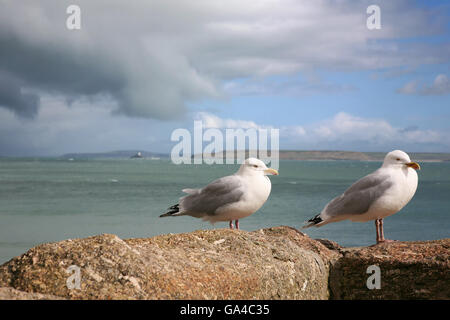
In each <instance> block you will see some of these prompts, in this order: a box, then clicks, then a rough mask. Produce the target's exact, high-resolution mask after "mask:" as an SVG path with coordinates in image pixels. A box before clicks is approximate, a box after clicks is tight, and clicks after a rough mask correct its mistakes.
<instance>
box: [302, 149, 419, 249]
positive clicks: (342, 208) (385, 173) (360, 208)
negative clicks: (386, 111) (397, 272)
mask: <svg viewBox="0 0 450 320" xmlns="http://www.w3.org/2000/svg"><path fill="white" fill-rule="evenodd" d="M416 170H420V166H419V164H417V163H416V162H412V161H411V159H410V158H409V156H408V154H406V153H405V152H403V151H401V150H394V151H392V152H389V153H388V154H387V155H386V157H385V158H384V162H383V165H382V166H381V168H379V169H378V170H376V171H375V172H373V173H371V174H369V175H367V176H365V177H364V178H362V179H360V180H358V181H356V182H355V183H354V184H353V185H352V186H351V187H350V188H348V189H347V190H346V191H345V192H344V193H343V194H342V195H340V196H339V197H336V198H334V199H333V200H331V201H330V202H329V203H328V204H327V205H326V206H325V208H324V209H323V210H322V212H321V213H320V214H318V215H316V216H315V217H314V218H312V219H310V220H308V223H309V224H307V225H305V226H304V228H308V227H311V226H314V227H321V226H323V225H325V224H328V223H330V222H337V221H342V220H346V219H349V220H351V221H357V222H366V221H369V220H375V228H376V232H377V239H376V240H377V243H381V242H390V241H391V240H387V239H385V238H384V233H383V218H385V217H388V216H390V215H393V214H395V213H397V212H398V211H400V210H401V209H402V208H403V207H404V206H405V205H406V204H407V203H408V202H409V201H410V200H411V199H412V197H413V196H414V194H415V192H416V190H417V183H418V176H417V172H416Z"/></svg>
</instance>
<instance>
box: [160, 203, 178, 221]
mask: <svg viewBox="0 0 450 320" xmlns="http://www.w3.org/2000/svg"><path fill="white" fill-rule="evenodd" d="M167 210H168V211H167V212H166V213H164V214H162V215H160V216H159V217H160V218H162V217H170V216H179V215H181V212H180V205H179V204H178V203H177V204H176V205H173V206H171V207H170V208H169V209H167Z"/></svg>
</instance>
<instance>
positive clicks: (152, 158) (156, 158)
mask: <svg viewBox="0 0 450 320" xmlns="http://www.w3.org/2000/svg"><path fill="white" fill-rule="evenodd" d="M150 159H151V160H161V158H159V157H151V158H150Z"/></svg>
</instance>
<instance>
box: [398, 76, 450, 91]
mask: <svg viewBox="0 0 450 320" xmlns="http://www.w3.org/2000/svg"><path fill="white" fill-rule="evenodd" d="M397 92H398V93H403V94H420V95H444V94H450V80H449V78H448V77H447V75H445V74H438V75H437V76H436V78H434V81H433V82H432V83H431V84H430V85H426V84H421V83H419V82H418V81H416V80H413V81H411V82H408V83H406V84H405V85H404V86H403V87H401V88H400V89H398V90H397Z"/></svg>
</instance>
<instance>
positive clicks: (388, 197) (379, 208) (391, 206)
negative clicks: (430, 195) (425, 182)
mask: <svg viewBox="0 0 450 320" xmlns="http://www.w3.org/2000/svg"><path fill="white" fill-rule="evenodd" d="M390 171H391V172H390V174H391V179H392V181H393V185H392V187H391V188H389V189H388V190H387V191H386V194H385V195H383V196H382V197H381V198H380V199H379V200H378V201H376V202H375V203H374V204H373V205H372V206H371V208H370V210H369V212H368V214H367V215H368V216H370V219H380V218H384V217H387V216H390V215H393V214H395V213H397V212H398V211H400V210H401V209H403V207H404V206H406V205H407V204H408V202H409V201H410V200H411V199H412V197H413V196H414V194H415V193H416V190H417V184H418V176H417V172H416V170H414V169H412V168H405V169H401V170H399V169H392V170H390ZM368 218H369V217H368Z"/></svg>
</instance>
